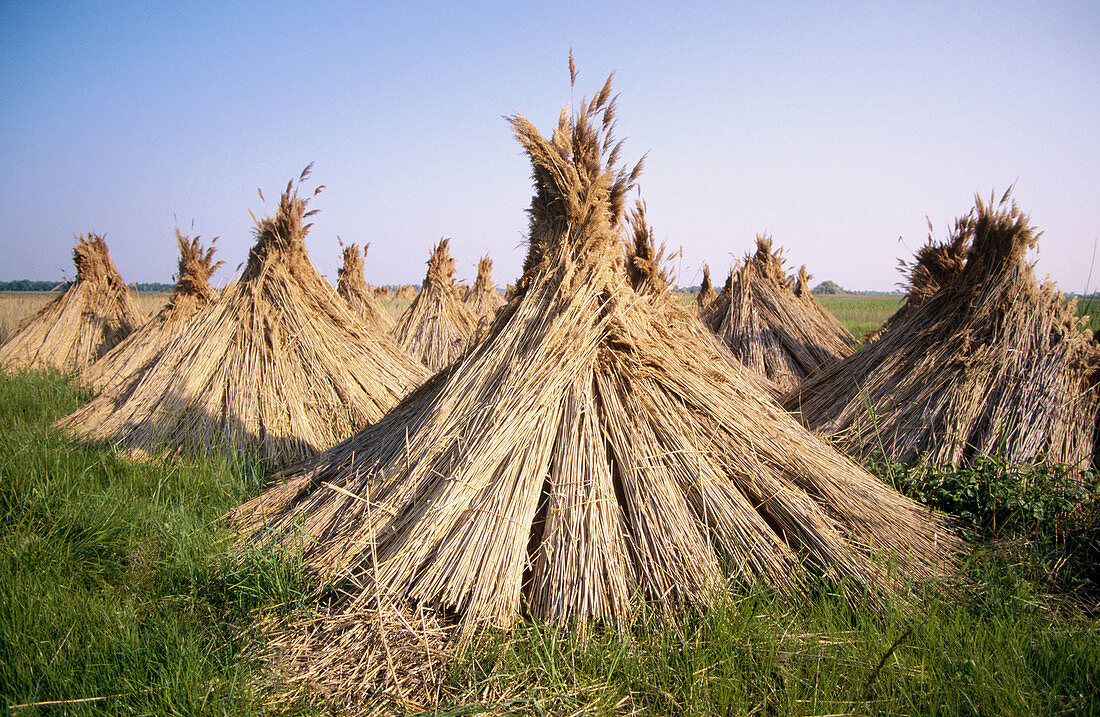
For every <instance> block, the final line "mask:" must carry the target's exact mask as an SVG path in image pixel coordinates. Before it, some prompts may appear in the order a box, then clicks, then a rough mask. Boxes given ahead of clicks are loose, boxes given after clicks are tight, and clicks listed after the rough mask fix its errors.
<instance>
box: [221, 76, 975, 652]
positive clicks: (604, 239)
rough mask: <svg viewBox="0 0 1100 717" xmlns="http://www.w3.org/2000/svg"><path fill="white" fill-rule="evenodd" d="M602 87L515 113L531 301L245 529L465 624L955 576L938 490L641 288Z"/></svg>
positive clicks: (299, 475)
mask: <svg viewBox="0 0 1100 717" xmlns="http://www.w3.org/2000/svg"><path fill="white" fill-rule="evenodd" d="M610 97H611V87H610V80H609V81H608V84H607V85H605V86H604V88H603V89H602V90H601V91H600V93H599V94H598V95H597V96H596V98H595V99H594V100H592V102H591V103H588V102H586V101H582V104H581V107H582V108H583V109H582V110H581V111H580V112H579V113H577V114H575V115H573V116H570V114H568V113H567V112H566V111H563V112H562V115H561V119H560V121H559V124H558V127H557V129H556V130H555V132H554V135H553V137H552V139H550V140H546V139H544V138H543V137H542V136H541V135H540V134H539V132H538V131H537V130H536V128H535V127H534V125H532V124H531V122H529V121H528V120H527V119H525V118H523V117H519V116H517V117H514V118H512V120H511V122H512V125H513V128H514V130H515V133H516V135H517V137H518V139H519V141H520V142H521V144H522V145H523V147H524V149H525V150H526V151H527V154H528V156H529V157H530V159H531V162H532V165H533V167H534V181H535V189H536V193H535V196H534V199H533V200H532V203H531V208H530V210H529V214H530V229H529V232H530V233H529V238H530V248H529V253H528V256H527V261H526V264H525V270H524V273H523V275H522V277H521V278H520V280H519V284H518V286H517V293H516V297H515V298H514V299H513V300H512V301H511V302H510V303H509V304H508V305H507V306H506V307H505V308H504V309H503V310H502V311H501V312H500V313H499V314H498V315H497V319H496V321H495V322H494V323H493V325H492V326H491V327H490V329H489V330H488V331H487V333H486V335H485V336H484V337H483V339H482V340H481V341H479V343H478V344H477V345H476V346H475V347H473V348H472V349H471V350H470V351H469V352H467V353H466V354H465V355H464V356H463V357H462V358H461V359H460V360H459V361H457V362H456V363H454V364H453V365H452V366H450V367H449V368H448V369H447V370H445V371H442V372H440V373H439V374H437V375H436V376H435V377H434V378H433V379H432V380H430V381H429V382H428V383H427V384H425V385H424V386H423V387H421V389H420V390H418V391H417V392H416V393H414V394H413V395H411V396H410V397H409V398H407V399H406V400H404V401H403V402H402V403H401V405H400V406H398V407H397V408H395V409H394V410H393V411H391V412H390V413H389V414H388V415H387V416H386V418H384V419H383V420H382V421H380V422H379V423H378V424H375V425H374V426H371V427H368V428H367V429H365V430H363V431H362V432H360V433H359V434H358V435H356V436H354V437H353V438H351V439H349V440H347V441H345V442H344V443H342V444H340V445H339V446H337V447H335V448H333V449H332V450H331V451H327V452H326V453H324V454H323V455H321V456H319V457H318V458H317V459H315V460H312V461H310V462H308V463H307V464H304V465H303V466H300V467H299V468H298V469H296V470H294V471H292V472H291V473H290V474H289V475H287V476H284V477H285V478H286V482H285V484H282V485H279V486H277V487H274V488H272V489H269V490H268V491H267V492H266V493H264V494H262V495H261V496H260V497H258V498H257V499H255V500H253V501H251V502H249V503H247V504H245V505H243V506H241V508H239V509H238V510H237V511H235V513H234V516H233V518H234V519H235V520H236V521H237V524H238V525H239V526H241V527H242V528H244V529H245V532H246V534H249V535H250V537H249V538H248V539H249V542H250V543H251V544H256V542H257V541H259V542H260V543H261V544H262V543H263V542H264V539H266V540H268V541H276V542H278V541H281V540H288V541H296V542H295V543H294V544H295V545H299V546H303V547H304V550H305V559H306V561H307V564H308V565H309V566H310V567H311V568H312V569H314V570H316V571H317V572H319V573H322V574H327V575H328V576H330V577H334V578H336V579H337V580H340V579H341V578H346V579H347V580H346V582H343V583H342V584H343V585H344V586H345V587H346V588H347V590H348V591H349V594H350V595H351V597H349V598H347V600H348V602H346V603H345V604H344V605H343V606H342V607H339V608H338V609H344V610H349V611H350V610H355V609H357V608H358V607H361V606H364V605H368V604H370V603H371V602H373V601H374V600H376V599H377V596H378V595H380V594H381V595H385V596H387V597H386V600H390V599H395V598H396V597H397V596H403V597H404V598H407V599H409V600H411V601H413V602H416V603H420V604H423V605H429V606H433V607H436V608H439V609H442V610H445V611H449V612H451V614H454V615H455V616H457V617H458V618H459V619H461V620H462V621H463V622H464V624H465V625H467V626H470V625H476V624H484V623H486V622H488V623H494V624H508V623H510V622H511V621H512V620H514V619H515V618H516V616H517V615H518V613H519V611H520V609H521V606H526V609H527V610H528V611H529V612H530V613H531V614H532V615H533V616H535V617H537V618H540V619H543V620H550V621H555V620H568V619H583V618H586V617H590V616H594V617H596V618H602V619H607V620H612V621H614V620H616V619H617V618H620V617H623V616H625V615H627V614H629V613H630V612H631V611H632V608H633V607H634V605H635V603H634V600H635V599H637V598H639V597H643V598H645V599H648V600H649V601H651V602H652V603H653V605H654V606H655V607H656V608H657V609H671V608H672V606H673V604H674V603H675V602H676V601H677V600H680V599H707V597H708V596H710V595H712V594H713V592H712V591H714V590H720V589H723V588H724V586H725V585H726V584H727V583H726V581H725V576H724V571H725V570H728V571H730V572H732V574H733V577H734V579H735V581H740V582H741V583H753V582H755V581H758V580H760V581H763V582H765V583H768V584H771V585H774V586H776V587H777V588H779V589H793V588H796V587H798V586H800V585H801V584H803V581H804V579H805V577H806V576H807V574H808V573H817V574H824V575H826V576H829V577H830V578H832V579H835V580H838V581H843V582H841V584H842V585H844V586H846V587H845V588H843V589H849V588H851V589H853V590H854V591H855V593H858V594H859V595H863V594H865V593H863V592H862V589H863V588H862V587H855V586H864V587H867V588H869V589H871V591H872V592H874V591H876V590H882V591H891V590H893V589H895V588H897V587H898V586H899V584H898V582H896V581H894V580H893V579H891V578H890V577H889V575H888V572H887V569H886V567H885V564H884V563H880V562H878V560H877V559H876V558H874V557H872V553H874V554H875V555H876V556H881V557H888V558H892V559H895V560H896V561H897V562H898V564H899V565H900V566H901V567H902V568H903V569H904V573H903V574H904V575H905V576H906V578H907V579H908V578H914V579H920V578H926V577H931V576H939V575H941V574H943V573H944V572H945V570H946V564H947V562H948V559H949V555H950V553H951V551H952V549H953V548H954V547H956V543H955V541H954V539H953V538H951V537H950V536H949V535H948V534H946V533H945V532H944V530H943V528H942V527H941V526H940V525H938V524H937V522H936V519H935V518H934V517H932V516H930V515H929V513H928V511H927V509H925V508H923V507H921V506H919V505H917V504H915V503H913V502H911V501H909V500H908V499H906V498H904V497H903V496H901V495H900V494H898V493H896V492H894V491H893V490H892V489H890V488H888V487H886V486H884V485H883V484H882V483H881V482H880V481H879V480H877V479H875V478H874V477H873V476H871V475H870V474H868V473H866V472H865V471H864V470H862V469H861V468H859V467H858V466H856V465H855V464H853V463H852V462H851V461H850V460H848V459H847V458H845V457H844V456H842V455H841V454H839V453H838V452H836V451H835V450H834V449H833V448H831V447H830V446H829V445H827V444H826V443H825V442H824V441H823V440H821V439H819V438H817V437H815V436H814V435H812V434H811V433H809V432H807V431H806V430H805V429H803V428H802V427H801V426H799V425H798V423H797V422H796V421H795V420H794V419H793V418H792V417H790V416H789V415H788V414H787V413H786V412H784V411H783V410H782V409H781V408H780V407H779V406H778V405H777V404H775V403H773V402H772V401H771V400H770V399H768V398H767V397H766V396H765V395H764V394H763V393H761V392H760V391H759V390H758V389H757V388H756V387H755V384H754V383H753V381H752V380H750V379H749V378H748V376H747V372H746V370H745V369H743V368H742V369H732V370H731V368H730V367H728V366H727V365H725V364H724V363H723V362H722V361H721V359H720V357H719V356H718V355H717V353H716V352H715V351H714V349H713V346H712V344H711V343H710V342H709V341H707V340H701V339H700V338H698V337H697V336H698V335H697V334H693V333H691V332H689V331H683V330H681V329H680V328H678V327H680V326H682V325H684V324H685V323H686V322H694V321H695V318H694V317H692V316H691V315H690V314H689V313H688V312H687V310H686V309H684V308H680V309H679V312H680V315H681V316H682V317H683V321H682V322H670V321H668V317H669V316H670V315H671V314H670V312H671V311H672V308H670V307H671V305H672V302H656V301H653V300H651V299H650V298H648V297H647V296H642V295H639V294H638V293H637V291H635V289H634V288H633V287H632V286H631V277H628V276H627V274H626V272H625V271H624V267H623V260H622V257H623V247H622V244H621V239H620V233H619V232H620V222H621V216H622V212H623V198H624V195H625V194H626V192H627V191H628V189H629V188H630V187H631V186H632V184H633V183H634V181H635V178H636V176H637V174H638V172H639V171H640V165H639V166H638V167H636V168H635V169H634V170H633V171H629V170H623V169H619V168H617V167H616V165H615V158H616V156H617V154H618V150H617V149H614V150H610V152H609V151H608V150H609V149H610V148H611V147H613V146H615V145H614V142H613V140H612V139H611V137H610V132H611V129H612V128H613V125H614V123H613V121H612V113H613V102H612V101H611V99H610ZM700 335H701V334H700ZM251 531H257V533H258V536H263V537H262V538H260V537H258V536H257V535H255V534H251ZM284 536H285V537H284ZM291 536H293V537H291ZM303 536H306V537H305V539H303ZM848 578H850V582H849V581H848V580H846V579H848ZM356 586H357V587H356ZM345 657H347V656H345ZM351 658H356V656H354V655H353V656H351Z"/></svg>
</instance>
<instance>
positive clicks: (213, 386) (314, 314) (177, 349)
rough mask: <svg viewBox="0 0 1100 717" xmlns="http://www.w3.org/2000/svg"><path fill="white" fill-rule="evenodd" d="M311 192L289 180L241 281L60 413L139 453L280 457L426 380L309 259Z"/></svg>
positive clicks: (73, 427)
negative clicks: (151, 355)
mask: <svg viewBox="0 0 1100 717" xmlns="http://www.w3.org/2000/svg"><path fill="white" fill-rule="evenodd" d="M307 171H308V168H307ZM305 176H306V172H303V173H302V179H304V177H305ZM307 201H308V200H307V199H302V198H299V197H298V190H297V188H296V187H294V186H293V183H291V184H290V185H288V186H287V190H286V192H285V193H284V194H283V195H282V197H281V198H280V201H279V208H278V211H277V213H276V215H275V216H274V217H267V218H264V219H263V220H261V221H258V222H257V226H256V230H255V232H256V244H255V246H253V248H252V251H251V252H250V254H249V257H248V264H247V266H246V267H245V270H244V273H243V274H242V275H241V278H240V280H239V281H237V282H236V283H235V284H234V285H232V286H231V287H230V288H228V289H227V290H226V291H225V292H224V293H223V295H222V296H221V297H220V298H219V299H218V300H217V302H216V303H214V304H213V305H211V306H210V307H209V309H207V310H204V311H201V312H200V313H199V314H197V315H196V316H195V317H194V319H193V320H192V321H191V322H190V323H189V324H188V325H187V326H186V327H184V328H183V329H182V330H181V331H180V332H179V333H178V334H177V336H176V338H175V339H173V340H172V341H171V342H169V344H168V345H167V346H166V347H165V348H164V350H163V351H162V352H161V353H160V355H159V356H158V357H157V358H156V360H155V361H154V362H152V363H150V364H149V365H148V366H147V368H145V369H144V370H143V371H141V372H139V373H137V374H135V375H134V376H133V377H132V378H131V380H129V381H128V382H127V383H126V384H125V385H123V386H120V387H119V388H118V389H117V390H112V391H110V392H107V393H104V394H101V395H100V396H99V397H97V398H96V399H94V400H93V401H92V402H90V403H89V404H87V405H85V406H84V407H83V408H81V409H80V410H78V411H76V412H75V413H73V414H71V415H70V416H68V417H66V418H64V419H62V420H61V421H60V422H59V424H60V425H61V426H62V427H63V428H67V429H68V430H70V431H71V432H73V433H75V434H76V435H77V436H78V437H79V438H81V439H83V440H85V441H110V442H112V443H116V444H119V445H121V446H122V447H123V448H125V449H128V450H132V451H134V452H137V453H151V454H158V453H162V452H176V451H182V452H186V453H192V454H201V453H203V452H205V451H208V450H211V449H217V448H223V447H228V448H232V449H236V450H244V451H246V452H248V453H250V454H254V455H260V456H262V457H264V458H265V459H267V460H268V461H270V462H274V463H282V462H286V461H292V460H297V459H300V458H304V457H306V456H310V455H313V454H314V453H316V452H317V451H319V450H321V449H324V448H327V447H329V446H331V445H332V444H334V443H335V442H336V441H338V440H340V439H341V438H344V437H346V436H348V435H350V434H351V433H353V432H354V431H355V430H357V429H359V428H361V427H362V426H363V425H365V424H367V423H370V422H372V421H376V420H378V418H380V417H381V416H382V414H383V413H384V412H385V411H386V410H387V409H388V408H390V407H391V406H393V405H394V404H395V403H397V401H398V400H399V399H400V398H402V397H403V396H404V395H405V394H406V393H408V392H409V391H410V390H411V389H412V388H414V387H415V386H416V385H417V384H419V383H420V382H421V381H423V380H424V378H426V375H427V372H426V371H425V370H424V369H423V367H422V366H420V365H419V364H418V363H416V362H415V361H413V360H412V359H411V358H410V357H409V356H408V355H406V354H405V353H404V352H403V351H401V350H400V349H399V348H398V347H397V346H396V345H395V344H394V343H393V341H392V340H391V339H390V338H389V337H388V336H385V335H378V334H374V333H372V332H370V331H369V330H368V329H367V328H366V327H365V326H363V324H362V322H361V321H359V320H358V318H356V317H355V315H354V314H352V312H351V309H350V308H349V307H348V305H347V303H346V302H345V301H344V300H343V299H341V298H340V297H339V296H337V294H336V292H335V291H333V290H332V287H331V286H330V285H329V283H328V282H327V281H325V279H324V278H323V277H322V276H321V275H320V274H318V273H317V270H316V269H315V268H314V267H313V265H312V264H311V263H310V261H309V256H308V254H307V253H306V247H305V237H306V234H307V232H308V231H309V225H307V224H303V219H304V217H306V216H308V215H307V213H306V211H305V209H306V204H307Z"/></svg>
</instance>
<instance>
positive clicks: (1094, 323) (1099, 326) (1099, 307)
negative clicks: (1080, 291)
mask: <svg viewBox="0 0 1100 717" xmlns="http://www.w3.org/2000/svg"><path fill="white" fill-rule="evenodd" d="M1077 315H1078V316H1088V317H1089V321H1088V323H1086V324H1085V327H1086V328H1088V329H1091V330H1092V332H1093V333H1097V332H1100V298H1098V297H1095V296H1090V297H1081V298H1079V299H1077Z"/></svg>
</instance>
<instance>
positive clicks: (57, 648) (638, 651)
mask: <svg viewBox="0 0 1100 717" xmlns="http://www.w3.org/2000/svg"><path fill="white" fill-rule="evenodd" d="M84 399H86V396H84V395H82V394H80V393H79V392H78V391H76V390H74V389H73V388H72V387H71V386H70V385H69V384H68V383H67V382H66V381H65V380H64V379H63V378H62V377H60V376H57V375H52V376H45V377H42V376H39V377H0V518H2V522H0V702H2V703H3V705H0V707H3V706H7V705H12V704H26V703H36V702H45V701H72V700H86V699H89V698H96V701H93V702H81V703H76V702H69V703H67V704H64V705H61V706H58V707H54V708H50V707H48V706H38V707H30V708H22V709H17V710H15V711H14V712H12V713H13V714H18V715H26V714H75V715H81V714H148V715H166V714H210V715H221V714H238V715H254V714H261V712H262V709H263V706H262V695H261V694H260V693H259V691H258V689H257V688H256V687H255V683H256V676H257V674H258V667H257V666H256V665H254V664H252V663H250V662H248V661H247V660H245V659H243V657H242V638H241V637H240V635H241V633H242V631H244V630H245V629H247V627H248V626H249V625H250V624H251V620H252V616H253V615H254V611H255V610H262V611H265V612H266V611H270V610H273V609H274V610H278V609H286V608H287V606H294V607H301V606H302V605H305V604H308V603H307V602H306V600H307V598H308V595H309V592H310V589H309V585H308V580H307V579H306V578H305V576H304V574H303V572H302V570H301V566H300V565H299V564H297V563H296V562H294V561H293V560H278V559H274V558H272V557H271V556H269V555H266V554H263V553H259V552H251V553H247V554H246V555H245V559H244V560H240V561H237V560H231V559H229V557H228V548H229V546H230V545H231V541H232V534H231V533H230V532H229V530H228V529H226V528H225V527H224V526H222V525H221V524H220V523H218V522H217V518H218V517H219V516H220V515H221V514H222V513H224V511H225V510H227V509H229V508H232V507H233V506H235V505H237V504H238V503H239V502H240V501H241V500H243V499H244V498H246V497H248V496H251V495H254V494H255V493H256V492H257V491H258V490H259V489H260V486H261V484H262V482H263V478H262V473H261V470H260V469H259V467H258V466H256V465H254V464H249V463H240V462H234V461H233V460H230V459H228V458H225V457H212V458H211V459H210V460H209V461H205V462H204V461H193V462H178V461H162V462H154V463H150V464H136V463H133V462H130V461H127V460H124V459H121V458H119V457H117V456H115V455H114V454H113V453H112V452H111V451H110V450H108V449H102V448H99V449H93V448H75V447H73V446H72V445H70V444H69V443H68V442H66V441H65V440H64V438H63V437H62V436H60V435H59V434H58V433H57V432H55V431H53V430H52V429H50V428H49V424H50V423H52V421H53V420H55V419H56V418H58V417H60V416H61V415H64V414H65V413H67V412H69V411H71V410H72V409H74V408H75V407H76V406H77V405H78V404H79V403H80V401H82V400H84ZM878 470H879V471H880V473H881V474H882V475H883V476H884V478H885V479H887V480H890V481H893V482H894V483H895V485H898V486H899V487H900V488H903V489H905V490H907V491H909V492H910V493H912V494H914V495H917V496H918V497H922V498H923V499H924V500H925V501H926V502H928V503H930V504H932V505H936V506H939V507H943V508H947V509H951V510H954V511H956V512H957V513H958V514H959V515H963V514H964V513H969V514H970V515H971V516H973V519H972V520H970V522H969V523H968V529H969V531H970V535H971V536H972V537H973V539H974V541H975V546H976V547H975V549H974V551H973V553H972V554H970V555H968V556H965V563H964V566H963V573H962V574H963V577H962V579H961V580H960V581H959V582H958V583H957V584H952V585H946V586H939V587H938V588H937V589H935V590H929V591H928V592H927V593H926V594H925V595H924V596H923V598H922V599H921V600H920V601H919V602H917V603H914V604H913V605H908V606H907V605H905V604H903V603H901V602H896V603H891V604H887V605H884V606H882V607H881V608H875V607H873V606H871V605H857V606H852V605H850V604H848V603H847V602H846V601H844V600H842V599H840V598H839V597H838V596H837V595H836V590H835V589H834V588H831V587H830V586H829V585H827V584H822V585H820V586H818V587H817V588H816V589H815V590H814V591H812V593H811V594H810V595H809V596H808V597H805V598H798V599H790V598H785V597H783V596H780V595H776V594H773V593H771V592H770V591H768V590H766V589H764V588H750V589H746V590H741V591H738V592H737V593H736V595H735V596H733V597H730V598H728V599H727V600H725V601H723V602H722V603H720V604H717V605H714V606H712V607H710V608H709V609H705V610H704V609H694V608H685V609H684V610H683V611H682V613H680V614H678V615H676V616H674V617H673V618H671V619H666V618H661V617H659V616H649V615H640V616H638V618H637V620H636V621H635V624H634V626H633V629H632V630H630V631H629V632H628V633H627V634H619V633H617V632H612V631H607V630H594V631H590V632H588V633H587V634H583V633H581V632H579V631H576V630H566V629H556V628H553V627H549V626H545V625H537V624H531V623H525V624H523V625H521V626H520V627H518V628H517V629H515V630H513V631H511V632H508V633H503V632H491V633H487V634H486V635H484V636H483V638H482V639H481V640H479V641H477V642H476V643H475V645H474V647H473V648H472V649H471V650H469V651H468V652H466V653H464V654H463V655H462V656H461V657H460V658H459V659H458V660H457V662H456V664H455V666H454V668H453V671H452V674H451V675H450V678H449V682H448V685H447V687H446V693H447V694H448V695H450V697H449V698H448V702H447V704H445V705H444V706H443V708H442V709H441V711H440V713H441V714H469V713H477V712H484V711H493V712H495V713H516V714H520V713H522V714H550V715H557V714H572V713H574V712H578V711H580V712H583V713H585V714H608V715H610V714H629V713H631V712H636V713H637V714H653V715H658V714H688V715H721V714H749V713H753V714H774V715H788V714H791V715H794V714H800V715H801V714H818V715H821V714H836V713H849V712H851V713H855V714H865V713H875V714H899V713H904V714H1021V715H1023V714H1062V713H1077V714H1095V713H1100V700H1098V697H1097V695H1100V629H1098V628H1100V622H1098V618H1097V615H1098V613H1100V603H1098V601H1100V598H1098V597H1097V594H1098V592H1097V589H1096V586H1097V577H1096V573H1097V566H1098V565H1100V557H1098V556H1100V549H1098V548H1097V545H1098V544H1100V539H1098V538H1097V536H1098V535H1100V530H1098V529H1097V519H1096V511H1095V504H1094V499H1093V497H1092V494H1091V493H1089V492H1088V491H1084V492H1082V491H1077V492H1073V491H1067V490H1065V487H1066V486H1065V483H1064V481H1062V480H1061V478H1059V477H1058V476H1051V477H1049V481H1047V482H1044V481H1045V480H1046V479H1045V478H1044V477H1043V476H1041V475H1035V474H1034V473H1030V472H1028V471H1026V470H1025V471H1022V472H1021V471H1010V470H1006V469H1005V467H1004V466H999V465H997V464H996V463H991V464H990V465H989V466H984V467H980V468H978V469H976V470H975V471H972V472H970V473H965V474H960V473H949V472H941V473H936V474H929V475H924V476H923V477H922V476H921V475H918V474H915V473H912V472H906V471H904V470H903V469H900V468H899V467H896V466H882V467H879V468H878ZM1037 487H1038V489H1039V490H1037ZM1059 491H1060V492H1059ZM1048 493H1056V494H1057V495H1056V496H1055V498H1056V499H1055V498H1049V497H1048V495H1047V494H1048ZM1090 501H1092V502H1091V503H1090ZM1040 508H1041V510H1039V509H1040ZM1090 521H1091V522H1090ZM891 648H893V649H891ZM884 658H885V659H884ZM281 707H282V708H284V709H285V710H286V712H288V713H292V714H295V713H302V712H307V711H308V708H306V707H304V706H296V705H282V706H281Z"/></svg>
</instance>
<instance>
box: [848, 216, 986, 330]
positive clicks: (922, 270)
mask: <svg viewBox="0 0 1100 717" xmlns="http://www.w3.org/2000/svg"><path fill="white" fill-rule="evenodd" d="M969 241H970V235H969V233H968V232H966V231H961V230H960V226H959V224H958V222H956V224H955V231H954V232H952V233H951V238H950V239H948V240H947V241H945V242H942V243H941V242H937V241H936V240H935V239H933V238H932V236H931V235H929V237H928V242H927V243H925V245H924V246H922V247H921V248H920V249H918V250H917V256H916V259H915V260H914V261H913V262H912V263H909V262H906V261H905V260H904V259H902V260H900V261H898V264H899V265H900V266H899V269H900V271H901V272H902V274H903V275H904V276H905V281H904V282H903V283H902V284H901V288H903V289H905V300H904V303H902V305H901V307H899V308H898V310H897V311H895V312H894V313H893V315H891V316H890V318H888V319H887V320H886V322H885V323H884V324H883V325H882V326H881V327H880V328H879V329H877V330H875V331H872V332H871V333H869V334H867V337H866V339H867V341H868V343H869V342H871V341H877V340H878V339H879V338H880V337H881V336H882V335H883V334H884V333H886V331H888V330H889V329H890V327H891V326H894V325H896V324H899V323H901V322H902V321H904V320H905V317H906V316H908V315H909V312H911V311H913V310H914V309H916V308H917V307H918V306H920V305H921V304H923V303H924V302H926V301H928V300H929V299H931V298H932V296H934V295H935V293H936V292H937V291H939V290H940V287H941V286H947V285H948V284H950V283H951V282H952V281H954V280H955V278H956V277H958V275H959V274H961V273H962V270H963V268H964V267H965V266H966V253H967V251H968V250H969V248H970V246H969Z"/></svg>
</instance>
